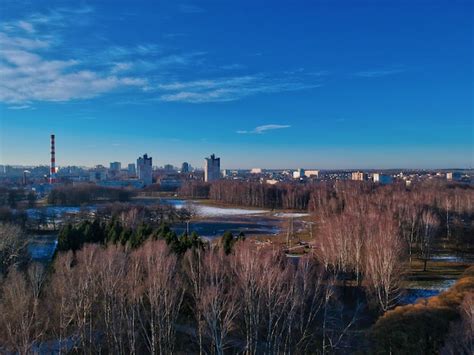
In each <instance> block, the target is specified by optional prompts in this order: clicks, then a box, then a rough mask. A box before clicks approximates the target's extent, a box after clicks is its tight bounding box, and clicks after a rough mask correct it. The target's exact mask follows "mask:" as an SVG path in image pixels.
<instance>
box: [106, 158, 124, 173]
mask: <svg viewBox="0 0 474 355" xmlns="http://www.w3.org/2000/svg"><path fill="white" fill-rule="evenodd" d="M121 169H122V164H121V163H120V162H118V161H114V162H112V163H110V169H109V170H110V171H114V172H118V171H120V170H121Z"/></svg>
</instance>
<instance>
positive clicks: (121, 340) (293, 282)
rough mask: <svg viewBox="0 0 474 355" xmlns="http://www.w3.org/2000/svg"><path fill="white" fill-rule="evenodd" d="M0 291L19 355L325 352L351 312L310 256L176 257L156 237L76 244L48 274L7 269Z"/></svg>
mask: <svg viewBox="0 0 474 355" xmlns="http://www.w3.org/2000/svg"><path fill="white" fill-rule="evenodd" d="M1 290H2V293H1V298H0V312H2V317H1V319H0V343H1V344H3V346H4V347H5V348H4V350H5V349H6V350H8V351H16V352H18V353H20V354H27V353H31V352H34V351H37V350H39V349H42V350H43V351H51V348H50V349H49V350H47V346H48V344H49V345H50V346H52V347H56V349H55V351H59V352H61V353H65V352H68V351H71V350H74V349H76V350H78V351H80V352H84V353H98V352H109V353H114V354H139V353H140V354H142V353H150V354H158V353H159V354H172V353H174V352H177V351H178V350H179V351H185V352H200V353H214V354H223V353H225V352H227V351H230V352H233V351H238V352H245V353H248V354H257V353H265V354H275V353H290V352H296V353H308V352H321V353H327V352H329V351H331V350H335V349H342V348H344V347H345V346H347V344H348V341H349V339H350V336H349V334H350V331H349V330H350V329H351V327H352V326H353V325H354V323H355V321H356V319H357V314H358V313H357V310H355V311H354V310H353V311H351V312H342V308H341V307H342V304H341V303H340V302H339V299H338V297H337V288H336V286H335V282H334V278H333V277H328V275H326V274H325V273H323V272H322V271H321V270H320V269H319V268H318V267H317V265H316V263H315V261H314V259H313V258H303V259H301V260H300V262H299V263H298V265H297V266H296V265H295V264H294V263H292V262H291V261H289V260H288V259H287V258H285V257H284V255H283V254H282V253H281V252H279V251H277V250H272V249H268V248H265V249H258V248H255V246H254V245H253V244H251V243H248V242H244V241H242V242H238V243H237V244H236V245H235V248H234V251H233V253H231V254H230V255H226V254H225V252H224V251H223V250H222V248H209V249H202V248H193V249H190V250H188V251H187V252H186V253H185V254H184V256H182V257H179V256H178V255H177V254H175V253H172V252H171V250H170V249H169V247H168V246H167V245H166V243H165V242H164V241H152V240H149V241H147V242H146V243H145V244H143V245H142V246H141V247H139V248H137V249H134V250H126V249H125V248H123V247H122V246H120V245H109V246H107V247H106V248H104V247H102V246H99V245H97V244H94V245H85V246H84V247H83V248H82V249H81V250H79V251H77V252H76V253H73V252H71V251H69V252H67V253H60V254H59V255H58V256H57V258H56V260H55V262H54V268H53V271H52V273H51V274H49V275H47V273H46V271H45V270H44V269H42V268H41V267H39V266H37V265H33V266H32V267H31V268H30V269H29V271H28V272H27V273H20V272H18V271H15V270H12V271H11V272H10V273H9V275H8V277H7V279H6V280H5V282H4V283H3V286H2V289H1ZM184 339H187V340H186V341H183V340H184ZM48 340H54V341H53V342H51V343H48Z"/></svg>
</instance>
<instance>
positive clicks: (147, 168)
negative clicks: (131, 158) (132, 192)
mask: <svg viewBox="0 0 474 355" xmlns="http://www.w3.org/2000/svg"><path fill="white" fill-rule="evenodd" d="M137 175H138V179H140V180H142V181H143V184H144V185H145V186H148V185H151V184H152V183H153V174H152V158H151V157H148V155H147V154H144V155H143V157H139V158H138V159H137Z"/></svg>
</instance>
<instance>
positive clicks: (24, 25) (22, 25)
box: [18, 21, 35, 33]
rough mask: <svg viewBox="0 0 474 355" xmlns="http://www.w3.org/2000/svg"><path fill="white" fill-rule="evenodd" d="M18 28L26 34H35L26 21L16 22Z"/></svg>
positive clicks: (32, 27) (31, 26)
mask: <svg viewBox="0 0 474 355" xmlns="http://www.w3.org/2000/svg"><path fill="white" fill-rule="evenodd" d="M18 27H20V28H21V29H22V30H24V31H26V32H28V33H34V32H35V28H34V26H33V25H32V24H31V23H30V22H27V21H18Z"/></svg>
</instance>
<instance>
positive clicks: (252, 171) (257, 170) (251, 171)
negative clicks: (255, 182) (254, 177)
mask: <svg viewBox="0 0 474 355" xmlns="http://www.w3.org/2000/svg"><path fill="white" fill-rule="evenodd" d="M262 172H263V170H262V169H261V168H253V169H252V170H250V174H261V173H262Z"/></svg>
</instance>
